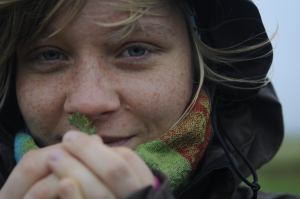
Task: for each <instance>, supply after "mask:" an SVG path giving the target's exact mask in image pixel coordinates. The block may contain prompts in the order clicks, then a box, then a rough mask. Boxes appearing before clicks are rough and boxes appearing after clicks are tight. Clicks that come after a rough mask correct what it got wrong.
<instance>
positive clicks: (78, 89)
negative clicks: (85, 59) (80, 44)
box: [64, 66, 121, 120]
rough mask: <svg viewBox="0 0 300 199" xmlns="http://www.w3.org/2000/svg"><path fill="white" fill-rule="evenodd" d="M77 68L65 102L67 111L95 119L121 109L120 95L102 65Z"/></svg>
mask: <svg viewBox="0 0 300 199" xmlns="http://www.w3.org/2000/svg"><path fill="white" fill-rule="evenodd" d="M77 70H78V72H77V73H76V75H74V78H72V80H71V81H70V82H71V83H70V91H69V93H68V95H67V98H66V100H65V103H64V110H65V112H67V113H69V114H73V113H80V114H81V115H85V116H87V117H88V118H90V119H91V120H93V119H97V118H101V116H102V117H103V116H105V117H106V116H107V115H111V114H113V113H114V112H116V111H118V110H119V108H120V106H121V103H120V100H119V96H118V94H117V93H116V92H115V90H114V88H113V86H112V84H111V82H108V79H109V78H107V75H105V74H104V73H103V71H102V72H101V71H100V67H88V66H86V67H80V66H79V67H78V69H77Z"/></svg>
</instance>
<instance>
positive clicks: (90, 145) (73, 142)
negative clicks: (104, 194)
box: [63, 132, 144, 198]
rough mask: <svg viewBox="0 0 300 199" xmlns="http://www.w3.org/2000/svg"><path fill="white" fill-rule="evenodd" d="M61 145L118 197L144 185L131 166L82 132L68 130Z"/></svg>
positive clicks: (124, 195)
mask: <svg viewBox="0 0 300 199" xmlns="http://www.w3.org/2000/svg"><path fill="white" fill-rule="evenodd" d="M63 145H64V147H65V148H66V149H67V150H68V151H69V153H71V154H72V155H73V156H75V157H76V158H77V159H79V160H80V161H81V162H83V164H85V165H86V166H87V167H88V168H89V169H90V170H91V171H92V172H94V173H95V174H96V175H97V176H98V177H99V178H101V179H102V181H103V182H104V183H105V184H106V185H107V186H108V187H109V189H110V190H112V191H113V193H114V194H115V195H116V196H117V197H118V198H123V197H126V196H128V195H130V194H131V193H133V192H135V191H137V190H139V189H141V188H143V187H144V186H143V185H142V184H141V183H140V181H139V178H138V177H137V176H136V175H135V173H134V171H133V169H132V168H131V166H130V165H129V164H128V163H127V162H126V161H125V160H124V159H123V158H121V157H120V155H118V154H117V153H115V152H114V151H113V150H111V148H109V147H107V146H106V145H104V144H103V143H101V142H100V141H97V140H94V139H92V138H91V137H89V136H88V135H85V134H82V133H75V132H69V133H68V134H66V136H64V138H63ZM78 149H80V150H78Z"/></svg>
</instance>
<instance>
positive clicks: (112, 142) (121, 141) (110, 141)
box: [102, 136, 133, 147]
mask: <svg viewBox="0 0 300 199" xmlns="http://www.w3.org/2000/svg"><path fill="white" fill-rule="evenodd" d="M132 138H133V136H131V137H127V138H105V137H102V139H103V142H104V144H106V145H107V146H109V147H117V146H125V145H127V144H128V143H129V142H130V141H131V139H132Z"/></svg>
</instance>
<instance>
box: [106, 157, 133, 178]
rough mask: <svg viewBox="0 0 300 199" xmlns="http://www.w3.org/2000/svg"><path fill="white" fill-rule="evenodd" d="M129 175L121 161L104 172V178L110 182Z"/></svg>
mask: <svg viewBox="0 0 300 199" xmlns="http://www.w3.org/2000/svg"><path fill="white" fill-rule="evenodd" d="M128 175H129V171H128V169H127V167H126V165H125V164H124V163H123V162H122V161H118V162H116V163H115V164H114V165H113V166H111V167H110V169H109V170H108V171H107V172H106V178H107V179H112V180H118V179H121V178H124V177H126V176H128Z"/></svg>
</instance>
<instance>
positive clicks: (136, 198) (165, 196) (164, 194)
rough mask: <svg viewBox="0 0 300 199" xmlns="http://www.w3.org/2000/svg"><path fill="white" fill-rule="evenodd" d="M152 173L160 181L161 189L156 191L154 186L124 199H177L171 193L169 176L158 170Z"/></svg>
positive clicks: (153, 170)
mask: <svg viewBox="0 0 300 199" xmlns="http://www.w3.org/2000/svg"><path fill="white" fill-rule="evenodd" d="M151 171H152V173H153V175H155V176H156V177H157V178H158V179H159V181H160V183H161V186H160V188H159V189H158V190H156V191H155V190H154V189H153V187H152V186H148V187H145V188H143V189H141V190H139V191H137V192H135V193H133V194H131V195H130V196H128V197H126V198H124V199H175V197H174V196H173V194H172V192H171V189H170V185H169V182H168V178H167V176H165V175H164V174H163V173H162V172H161V171H159V170H156V169H151Z"/></svg>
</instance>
